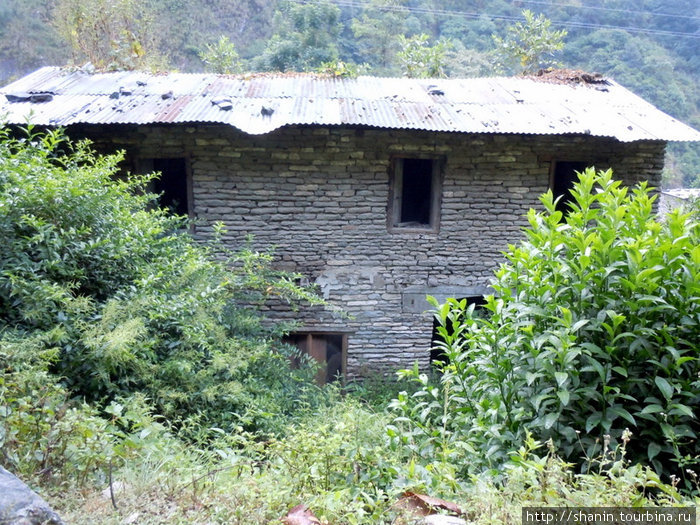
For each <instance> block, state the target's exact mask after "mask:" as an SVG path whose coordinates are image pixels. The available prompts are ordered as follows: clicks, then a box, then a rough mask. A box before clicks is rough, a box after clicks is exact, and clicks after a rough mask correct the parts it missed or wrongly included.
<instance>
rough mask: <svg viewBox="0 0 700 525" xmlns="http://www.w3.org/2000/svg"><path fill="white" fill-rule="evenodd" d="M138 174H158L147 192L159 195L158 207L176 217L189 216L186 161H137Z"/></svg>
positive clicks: (168, 159)
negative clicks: (175, 214) (174, 214)
mask: <svg viewBox="0 0 700 525" xmlns="http://www.w3.org/2000/svg"><path fill="white" fill-rule="evenodd" d="M137 171H138V172H139V173H152V172H154V171H155V172H160V175H159V176H158V178H156V179H153V180H152V181H151V183H150V184H149V187H148V191H151V192H153V193H157V194H159V195H160V201H159V203H160V206H161V207H162V208H166V209H168V210H170V211H172V212H173V213H177V214H178V215H189V213H190V197H189V184H188V177H187V160H186V159H184V158H181V157H180V158H177V157H176V158H163V159H139V161H138V167H137Z"/></svg>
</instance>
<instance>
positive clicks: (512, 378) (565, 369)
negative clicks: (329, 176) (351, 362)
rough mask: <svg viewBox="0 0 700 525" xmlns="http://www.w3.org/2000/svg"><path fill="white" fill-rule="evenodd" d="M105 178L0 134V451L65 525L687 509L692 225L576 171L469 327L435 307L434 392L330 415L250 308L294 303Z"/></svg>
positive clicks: (372, 388)
mask: <svg viewBox="0 0 700 525" xmlns="http://www.w3.org/2000/svg"><path fill="white" fill-rule="evenodd" d="M119 160H120V155H112V156H106V157H97V156H95V155H94V154H93V153H92V152H91V151H90V149H89V146H88V145H87V144H84V143H79V144H74V143H71V142H69V141H67V140H66V139H65V138H64V136H63V135H62V134H61V133H60V132H48V133H37V132H35V131H34V130H32V129H29V130H28V132H27V133H26V134H21V132H19V134H17V135H14V136H13V135H11V134H10V132H9V131H8V130H3V131H2V132H1V136H0V242H2V245H3V251H2V252H1V253H0V269H1V270H0V272H1V273H0V451H1V453H2V462H3V464H4V465H5V466H7V467H8V468H10V470H12V471H14V472H16V473H17V474H19V475H20V476H21V477H22V478H24V479H25V480H28V481H30V482H31V483H32V484H33V485H34V486H35V487H39V488H40V489H41V492H42V494H43V495H45V496H46V497H47V498H48V499H49V500H51V501H52V503H53V504H54V505H55V506H56V508H57V509H58V510H59V511H60V512H61V514H62V515H63V517H64V518H65V519H66V521H67V522H69V523H76V524H83V523H84V524H92V523H104V524H110V523H114V524H117V523H140V524H163V523H168V524H177V523H183V524H185V523H187V524H193V523H227V524H231V523H232V524H236V523H240V524H246V525H248V524H256V523H259V524H263V523H265V524H268V523H280V522H279V518H280V517H281V516H283V515H284V514H285V513H286V512H287V511H288V510H289V509H290V508H291V507H293V506H295V505H297V504H298V503H305V504H306V505H308V506H309V507H310V508H311V509H312V511H313V512H314V513H315V514H316V515H317V516H318V517H319V518H320V519H321V521H322V523H333V524H337V525H345V524H348V525H351V524H358V525H359V524H366V523H387V524H388V523H406V524H408V523H411V522H412V518H411V517H410V516H409V515H408V514H407V511H406V510H405V509H403V508H401V507H400V506H397V505H396V504H395V502H396V501H397V500H399V499H400V498H401V496H402V494H403V493H404V492H405V491H407V490H411V491H415V492H422V493H427V494H430V495H433V496H438V497H443V498H446V499H449V500H452V501H455V502H457V503H459V504H461V505H462V506H463V507H464V508H466V509H469V514H468V517H469V519H470V520H471V521H472V522H473V523H478V524H487V523H510V522H517V520H518V517H519V513H520V508H521V506H523V505H538V504H540V505H543V504H546V505H548V506H567V505H568V506H576V505H588V506H590V505H597V506H606V505H679V504H685V505H692V504H694V503H695V504H697V500H695V501H693V500H692V499H690V498H691V496H690V494H693V491H695V492H697V490H698V485H697V474H696V473H695V470H697V469H696V467H697V456H698V450H697V440H696V439H694V434H693V433H695V432H697V430H698V424H697V416H696V414H695V413H694V410H695V407H696V406H697V404H698V391H699V390H700V389H699V385H698V356H697V348H696V346H695V344H696V342H697V340H698V337H697V335H698V318H699V312H698V310H697V309H698V301H697V297H698V286H700V285H699V284H698V283H699V282H700V280H699V279H698V268H699V266H700V252H698V249H699V248H698V233H699V231H698V230H699V226H698V222H697V214H696V211H695V212H691V213H689V214H685V215H684V214H682V213H680V212H679V213H676V214H674V215H672V216H670V217H669V219H668V220H667V222H665V223H660V222H657V221H656V220H655V219H654V217H653V216H652V215H651V198H650V196H649V194H648V191H647V189H646V188H644V187H641V188H638V189H636V190H634V192H633V195H631V196H628V195H627V194H626V190H625V189H624V188H621V187H619V183H617V182H614V181H613V180H612V179H611V174H610V173H604V174H597V175H596V174H594V173H593V172H592V171H589V172H587V173H586V174H585V175H584V176H583V177H582V182H581V183H580V184H579V185H578V186H577V188H576V190H575V195H574V203H575V204H574V205H573V207H572V210H571V211H570V212H569V214H568V216H567V217H566V218H563V217H562V214H561V213H560V212H558V211H556V208H555V205H554V203H553V202H552V199H551V195H547V196H545V197H544V198H543V204H544V207H545V211H544V212H542V213H537V212H534V211H532V212H531V213H530V215H529V219H530V224H531V227H530V229H529V230H528V231H527V236H528V239H527V241H526V242H525V243H524V244H522V245H519V246H512V247H510V249H509V252H508V254H507V259H508V262H507V263H506V264H504V265H503V266H502V268H501V269H500V270H499V271H498V273H497V276H496V281H495V283H494V288H495V289H496V291H497V292H498V296H493V297H491V298H489V301H488V303H487V306H486V309H487V313H488V315H486V316H482V317H477V316H475V315H473V311H471V310H470V309H467V308H465V305H464V304H462V303H460V302H457V301H450V302H448V303H447V304H446V305H443V306H439V307H438V312H437V316H438V318H439V320H440V322H441V324H442V327H441V332H442V335H443V338H444V344H443V350H444V351H445V352H446V353H447V355H448V357H449V363H448V364H447V366H446V367H445V370H444V373H443V375H442V378H441V379H439V380H438V383H437V384H433V383H431V382H430V381H429V380H428V378H427V377H426V376H423V375H421V374H419V373H418V371H415V372H406V373H404V375H406V376H413V377H414V378H417V379H418V381H417V382H413V383H409V384H408V385H406V384H402V385H400V386H401V387H402V388H404V390H403V391H398V390H397V385H396V384H387V383H385V382H381V381H379V379H378V378H374V379H373V380H370V381H367V382H365V383H363V384H357V385H352V387H351V388H348V389H347V393H346V394H345V395H344V396H343V395H341V394H340V392H339V391H338V390H337V388H336V387H333V386H329V387H326V388H323V389H321V388H318V387H317V386H316V385H315V384H314V381H313V377H314V369H313V367H311V366H302V367H301V368H299V369H295V370H292V369H290V368H289V366H288V363H289V360H288V358H287V355H286V354H285V352H289V350H288V349H285V348H284V347H283V346H282V345H279V343H277V341H278V338H277V335H278V332H276V331H275V330H271V329H269V328H264V325H263V323H261V321H260V317H259V315H258V314H257V313H256V310H255V305H256V304H257V303H258V302H259V301H262V300H264V299H265V298H266V297H268V296H269V295H270V294H274V295H276V296H278V297H282V298H286V299H289V300H292V301H296V300H306V301H315V299H314V297H313V296H312V295H310V294H309V292H308V291H306V290H303V289H300V288H298V287H297V286H295V285H294V284H293V279H292V277H293V276H289V275H286V274H282V273H278V272H275V271H273V270H272V269H271V268H270V264H269V263H270V257H269V255H265V254H257V253H252V252H251V251H249V250H245V249H243V250H241V251H239V252H236V253H228V252H226V251H225V250H224V249H223V248H222V246H220V245H218V244H214V245H210V246H203V245H201V244H196V243H194V241H193V240H192V239H191V238H190V237H189V236H188V234H187V233H186V231H185V227H186V223H185V222H184V220H183V218H180V217H177V216H172V215H169V214H168V213H166V212H164V211H162V210H160V209H158V208H157V206H155V205H154V204H155V202H156V201H155V198H156V196H154V195H150V194H148V193H147V192H146V191H145V188H146V183H147V182H148V180H149V177H150V176H146V177H134V176H131V177H128V178H119V177H115V174H116V169H117V164H118V162H119ZM219 233H222V232H219ZM407 386H408V387H409V388H407ZM394 396H395V397H396V399H395V400H394V401H393V402H391V406H390V408H387V404H388V399H389V398H390V397H394ZM625 427H629V428H630V429H631V432H630V431H628V430H625ZM577 431H579V432H577ZM545 441H546V445H545V444H544V442H545ZM581 457H583V458H584V459H585V467H584V471H583V472H580V471H578V470H577V469H575V468H574V467H573V465H572V463H569V460H571V461H576V460H578V459H579V458H581ZM649 463H650V464H651V465H653V467H654V469H652V468H649V467H646V466H644V464H649ZM657 472H659V473H663V475H668V474H675V475H676V476H678V477H677V478H671V479H672V481H668V478H665V477H663V476H660V475H659V474H658V473H657ZM681 478H682V479H681ZM679 489H682V492H681V491H679ZM683 494H685V495H683Z"/></svg>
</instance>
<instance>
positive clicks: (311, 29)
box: [256, 0, 340, 71]
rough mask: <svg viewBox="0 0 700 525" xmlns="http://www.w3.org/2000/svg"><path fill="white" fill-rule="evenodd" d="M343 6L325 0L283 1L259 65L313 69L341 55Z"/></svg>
mask: <svg viewBox="0 0 700 525" xmlns="http://www.w3.org/2000/svg"><path fill="white" fill-rule="evenodd" d="M339 16H340V10H339V9H338V8H337V7H336V6H335V5H333V4H331V3H329V2H328V1H326V0H318V1H313V2H310V3H304V4H299V3H296V2H293V1H284V2H281V3H280V6H279V10H278V11H277V12H276V13H275V27H276V28H277V31H276V32H275V34H273V35H272V37H271V38H270V40H269V41H268V43H267V47H266V48H265V51H264V52H263V54H262V56H260V57H259V59H258V60H257V62H256V63H257V65H258V67H260V68H261V69H262V70H264V71H312V70H314V69H315V68H317V67H319V66H321V65H322V64H324V63H328V62H334V61H336V60H337V59H338V47H337V43H336V42H337V39H338V35H339V34H340V24H339Z"/></svg>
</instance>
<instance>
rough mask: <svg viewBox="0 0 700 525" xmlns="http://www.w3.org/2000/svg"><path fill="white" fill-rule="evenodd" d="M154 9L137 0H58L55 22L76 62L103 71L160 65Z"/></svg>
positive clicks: (162, 60) (162, 58)
mask: <svg viewBox="0 0 700 525" xmlns="http://www.w3.org/2000/svg"><path fill="white" fill-rule="evenodd" d="M155 16H156V11H155V10H154V9H153V7H152V6H151V5H149V4H148V3H145V2H139V1H137V0H118V1H107V0H59V1H58V2H56V5H55V7H54V24H55V26H56V28H57V30H58V32H59V33H60V34H61V36H62V37H63V38H64V39H65V41H66V42H68V43H69V45H70V47H71V48H72V50H73V59H74V60H75V61H77V62H84V61H85V60H87V61H89V62H90V63H91V64H92V65H93V66H94V67H96V68H98V69H106V70H131V69H138V68H144V67H148V66H151V67H154V66H162V65H164V63H165V59H164V57H163V56H161V55H160V54H159V53H158V34H159V33H158V32H157V31H155V30H154V18H155Z"/></svg>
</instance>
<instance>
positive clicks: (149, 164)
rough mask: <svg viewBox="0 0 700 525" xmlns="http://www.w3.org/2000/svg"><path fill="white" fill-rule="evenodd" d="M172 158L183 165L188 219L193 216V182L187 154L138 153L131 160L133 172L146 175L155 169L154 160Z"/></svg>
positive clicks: (190, 159) (189, 157)
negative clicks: (180, 160)
mask: <svg viewBox="0 0 700 525" xmlns="http://www.w3.org/2000/svg"><path fill="white" fill-rule="evenodd" d="M166 159H167V160H172V159H182V160H183V161H184V165H185V195H186V198H187V217H189V218H190V219H194V218H195V209H194V184H193V179H192V158H191V156H190V155H189V154H182V155H163V156H158V157H156V156H151V155H138V156H137V157H135V158H134V159H133V161H132V163H131V164H132V169H133V173H136V174H139V175H146V174H149V173H153V172H154V171H156V170H155V168H154V166H155V163H154V161H155V160H166Z"/></svg>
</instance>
